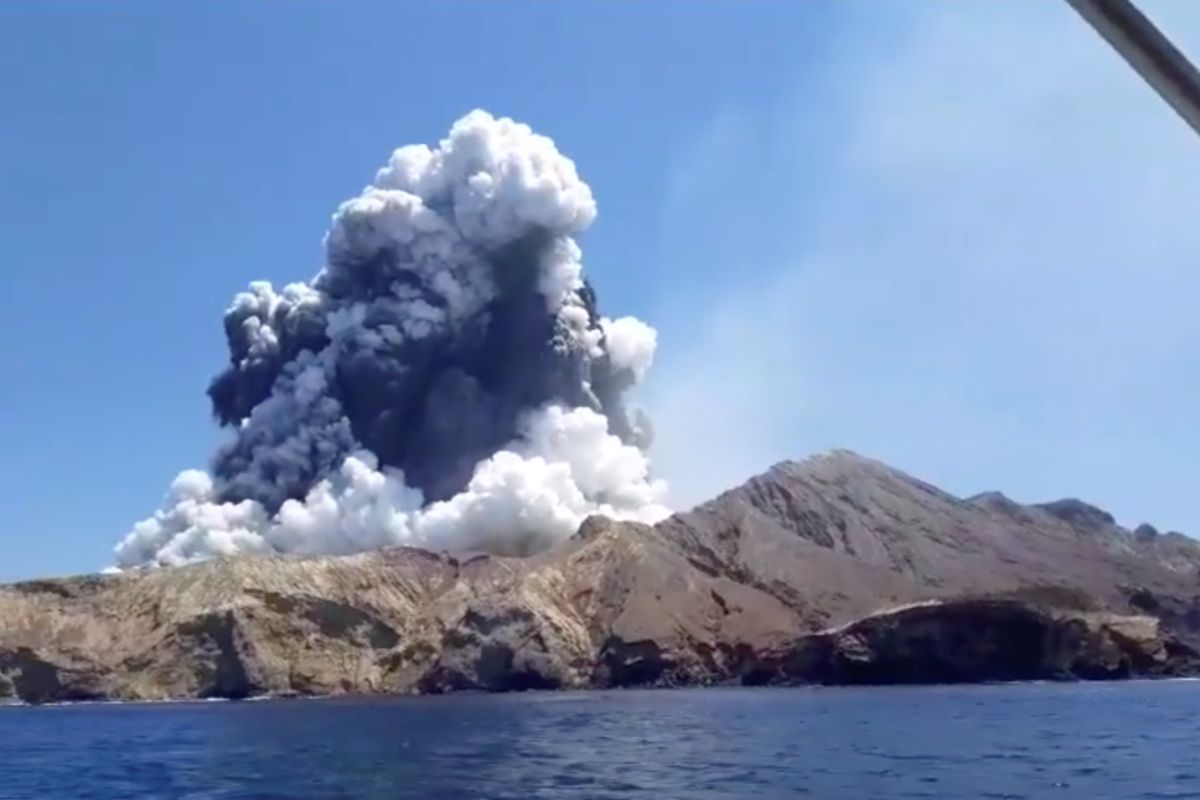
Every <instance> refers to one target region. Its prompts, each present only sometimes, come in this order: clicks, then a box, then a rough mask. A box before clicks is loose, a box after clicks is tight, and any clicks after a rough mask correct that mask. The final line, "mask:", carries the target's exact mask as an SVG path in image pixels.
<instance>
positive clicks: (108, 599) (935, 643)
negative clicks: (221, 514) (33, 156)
mask: <svg viewBox="0 0 1200 800" xmlns="http://www.w3.org/2000/svg"><path fill="white" fill-rule="evenodd" d="M1198 647H1200V544H1197V543H1196V542H1194V541H1193V540H1191V539H1188V538H1187V537H1183V536H1180V535H1179V534H1172V533H1168V534H1156V535H1154V536H1149V535H1147V533H1146V531H1144V530H1140V531H1139V532H1137V533H1133V532H1130V531H1127V530H1125V529H1123V528H1120V527H1119V526H1117V525H1116V524H1115V522H1113V520H1112V518H1111V517H1110V516H1108V515H1106V514H1104V512H1101V511H1098V510H1097V509H1093V508H1092V507H1090V506H1087V505H1086V504H1083V503H1080V502H1079V501H1074V500H1072V501H1063V502H1061V503H1054V504H1047V505H1043V506H1026V505H1021V504H1019V503H1016V502H1014V501H1012V500H1009V499H1008V498H1005V497H1003V495H999V494H997V493H989V494H986V495H980V496H977V497H975V498H971V499H970V500H961V499H958V498H955V497H953V496H951V495H948V494H946V493H944V492H941V491H940V490H938V489H936V488H934V487H932V486H929V485H927V484H925V483H922V482H921V481H918V480H915V479H913V478H911V477H909V476H907V475H904V474H903V473H900V472H897V471H895V470H892V469H890V468H888V467H886V466H884V465H882V464H879V463H877V462H873V461H870V460H868V459H864V458H861V457H858V456H855V455H853V454H850V453H844V452H839V453H833V454H830V455H827V456H821V457H818V458H814V459H810V460H808V461H805V462H801V463H785V464H780V465H777V466H776V467H774V468H772V469H771V470H770V471H768V472H767V473H765V474H763V475H761V476H759V477H757V478H754V479H752V480H751V481H749V482H748V483H747V484H745V485H744V486H742V487H739V488H738V489H735V490H732V491H730V492H727V493H725V494H724V495H722V496H721V497H718V498H717V499H715V500H713V501H712V502H710V503H707V504H705V505H703V506H700V507H699V508H697V509H695V510H693V511H690V512H687V513H684V514H680V515H676V516H675V517H672V518H670V519H668V520H666V521H664V522H663V523H660V524H659V525H657V526H653V527H650V526H645V525H639V524H634V523H617V522H612V521H609V520H606V519H602V518H593V519H590V520H588V521H587V522H585V524H584V525H583V527H582V528H581V530H580V531H579V532H578V533H577V534H576V535H575V536H574V537H573V538H571V539H570V540H569V541H567V542H564V543H562V544H561V545H559V546H557V547H556V548H554V549H552V550H550V551H547V552H544V553H541V554H539V555H536V556H532V557H528V558H501V557H494V556H483V555H480V556H475V557H461V556H459V557H451V556H449V555H436V554H431V553H427V552H424V551H420V550H412V549H404V548H399V549H394V550H388V551H383V552H378V553H369V554H362V555H356V556H346V557H317V558H299V557H285V556H249V557H240V558H236V559H230V560H217V561H210V562H206V563H201V564H195V565H191V566H186V567H180V568H176V569H168V570H156V571H148V572H141V573H125V574H120V575H112V576H88V577H80V578H66V579H60V580H41V581H30V582H25V583H19V584H13V585H10V586H4V587H0V698H4V697H10V698H18V699H21V700H24V701H27V702H49V701H64V700H85V699H139V700H151V699H165V698H178V697H229V698H240V697H249V696H257V695H266V694H276V695H288V694H303V695H313V694H333V693H345V692H355V693H375V692H387V693H396V692H424V693H429V692H449V691H462V690H486V691H507V690H521V689H553V688H570V687H575V688H586V687H607V686H631V685H659V686H664V685H697V684H708V683H730V682H732V683H748V684H764V683H890V682H930V681H939V682H944V681H950V682H955V681H980V680H1016V679H1033V678H1049V679H1057V678H1088V679H1092V678H1120V677H1128V676H1133V675H1173V674H1185V673H1190V672H1191V671H1193V670H1194V669H1195V668H1196V664H1197V660H1196V649H1197V648H1198Z"/></svg>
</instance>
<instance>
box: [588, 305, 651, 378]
mask: <svg viewBox="0 0 1200 800" xmlns="http://www.w3.org/2000/svg"><path fill="white" fill-rule="evenodd" d="M600 328H601V329H602V330H603V331H604V341H605V347H606V349H607V350H608V357H609V358H610V359H612V362H613V365H614V366H616V367H618V368H620V369H627V370H629V371H630V372H631V373H632V374H633V376H634V379H635V380H638V381H640V380H642V378H644V377H645V376H646V372H647V371H648V370H649V369H650V365H651V364H652V363H654V351H655V349H656V348H657V347H658V332H657V331H655V330H654V328H651V327H650V326H649V325H647V324H646V323H644V322H642V321H641V320H640V319H637V318H636V317H620V318H619V319H608V318H607V317H605V318H603V319H601V320H600Z"/></svg>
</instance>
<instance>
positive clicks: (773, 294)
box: [0, 0, 1200, 579]
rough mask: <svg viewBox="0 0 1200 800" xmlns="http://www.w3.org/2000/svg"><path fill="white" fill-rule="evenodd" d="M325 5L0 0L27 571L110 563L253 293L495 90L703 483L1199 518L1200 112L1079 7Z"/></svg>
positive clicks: (1193, 46)
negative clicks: (879, 477) (1065, 500)
mask: <svg viewBox="0 0 1200 800" xmlns="http://www.w3.org/2000/svg"><path fill="white" fill-rule="evenodd" d="M1142 5H1143V7H1144V8H1145V9H1146V10H1147V11H1148V12H1149V13H1150V14H1151V15H1152V16H1153V17H1154V18H1155V19H1156V20H1157V21H1158V22H1160V23H1161V24H1162V25H1163V27H1164V28H1165V29H1166V30H1167V32H1168V33H1169V34H1170V35H1172V36H1173V37H1175V38H1176V40H1177V42H1178V43H1179V44H1181V45H1182V46H1183V48H1184V49H1185V50H1187V51H1188V52H1191V53H1194V54H1198V55H1200V13H1197V12H1196V11H1194V10H1193V6H1191V5H1190V4H1189V2H1188V0H1155V1H1154V2H1152V1H1151V0H1143V3H1142ZM288 9H289V11H288V13H287V14H284V13H282V11H281V9H280V7H279V6H277V5H274V4H269V3H265V2H264V3H257V4H256V3H247V4H241V5H238V6H234V5H220V6H216V7H214V6H212V5H211V4H199V3H195V4H191V3H173V4H151V3H148V2H147V3H108V4H105V7H104V8H103V9H101V8H98V4H90V3H76V4H67V3H55V2H37V3H33V2H30V3H22V2H17V3H6V4H3V5H0V98H3V103H4V108H5V114H4V123H3V124H2V125H0V242H2V243H3V260H2V261H0V271H2V273H0V274H3V277H4V279H5V280H4V291H2V292H0V320H2V322H0V324H3V325H4V326H5V330H4V334H5V336H4V341H5V342H6V344H5V345H4V347H3V348H2V349H0V375H2V376H3V378H2V379H0V446H2V447H3V452H4V454H5V456H6V457H5V458H4V459H2V460H0V509H3V511H4V525H3V530H2V531H0V536H3V537H4V539H5V544H6V547H5V548H4V550H3V552H4V557H3V559H2V560H0V579H13V578H20V577H31V576H34V575H39V574H57V573H66V572H78V571H88V570H93V569H96V568H98V567H101V566H104V565H106V564H107V563H109V562H110V552H111V547H112V545H113V544H114V543H115V542H116V541H117V539H118V538H119V537H120V536H122V535H123V534H124V533H125V532H126V530H127V529H128V527H129V525H130V524H131V523H132V522H133V521H135V520H137V519H140V518H141V517H143V516H145V515H146V514H147V513H149V511H151V510H152V509H153V508H154V507H155V506H156V505H157V503H158V501H159V500H160V499H161V496H162V494H163V492H164V491H165V489H166V487H167V484H168V482H169V481H170V479H171V478H172V477H173V476H174V474H175V473H176V472H177V471H178V470H179V469H181V468H183V467H187V466H202V465H203V464H204V462H205V460H206V458H207V455H208V453H209V451H210V450H211V448H212V447H213V445H214V444H215V443H216V442H217V441H218V433H217V431H216V430H215V428H214V426H213V425H212V424H211V422H210V421H209V412H208V407H207V398H206V397H205V395H204V389H205V387H206V385H207V382H208V380H209V377H210V376H211V375H212V374H214V373H215V372H216V371H217V370H218V369H219V368H220V366H221V364H222V362H223V359H224V349H223V337H222V334H221V329H220V316H221V313H222V311H223V309H224V308H225V306H226V305H227V304H228V302H229V299H230V298H231V297H232V295H233V294H234V293H235V292H236V291H238V290H239V289H241V288H243V287H244V286H245V284H246V283H247V282H248V281H249V280H252V279H269V280H272V281H275V282H277V283H286V282H288V281H291V280H296V279H303V278H307V277H309V276H311V274H312V273H313V272H315V271H316V269H317V268H318V267H319V265H320V258H321V248H320V241H321V235H322V233H323V231H324V229H325V227H326V224H327V222H328V219H329V215H330V213H331V212H332V211H333V209H334V208H335V207H336V205H337V203H338V202H340V201H341V200H342V199H344V198H346V197H349V196H351V195H353V194H356V193H357V192H358V191H359V189H361V187H362V186H363V185H364V184H365V183H366V182H367V181H368V179H369V178H370V176H371V175H372V173H373V171H374V170H375V168H376V167H378V166H379V165H380V164H382V163H383V162H384V160H385V159H386V157H387V155H388V154H389V153H390V151H391V150H392V149H393V148H394V147H396V146H399V145H402V144H406V143H410V142H418V141H427V142H428V141H435V140H436V139H438V138H439V137H440V136H442V135H443V134H444V132H445V131H446V130H447V128H448V126H449V125H450V123H451V122H452V121H453V120H454V119H456V118H457V117H459V116H460V115H461V114H463V113H464V112H466V111H468V110H470V109H471V108H474V107H482V108H486V109H488V110H490V111H492V112H493V113H496V114H503V115H508V116H513V117H515V118H518V119H521V120H523V121H526V122H528V123H530V124H531V125H532V126H533V127H534V128H535V129H537V130H538V131H540V132H542V133H545V134H547V135H549V136H551V137H552V138H554V139H555V140H556V142H557V143H558V145H559V147H560V149H562V150H563V151H564V152H565V153H567V154H568V155H570V156H571V157H572V158H573V159H574V160H575V161H576V163H577V165H578V167H579V169H580V171H581V173H582V175H583V176H584V178H585V179H586V180H587V181H588V182H589V183H590V184H591V186H592V188H593V190H594V192H595V194H596V196H597V199H598V202H599V207H600V217H599V219H598V221H597V222H596V224H595V225H594V226H593V228H592V229H591V230H590V231H589V232H588V233H587V235H586V238H585V240H584V241H583V247H584V254H585V256H584V261H585V266H586V268H587V270H588V272H589V274H590V275H591V277H592V279H593V281H594V282H595V283H596V285H597V287H598V290H599V292H600V298H601V304H602V306H603V308H604V309H605V311H606V312H607V313H609V314H613V315H620V314H625V313H633V314H636V315H638V316H641V317H643V318H645V319H647V320H648V321H650V322H652V323H653V324H655V325H656V326H657V327H658V328H659V329H660V352H659V361H658V364H657V365H656V369H655V373H654V374H653V377H652V379H651V383H650V384H649V386H648V387H646V390H645V392H644V397H643V401H644V402H645V403H646V404H647V405H648V406H649V408H650V410H651V412H652V413H653V415H654V418H655V423H656V428H657V430H658V440H657V444H656V445H655V453H654V455H655V461H656V464H657V465H658V468H659V469H660V471H661V472H662V474H663V475H664V476H665V477H666V478H667V479H668V480H669V481H671V482H672V484H673V487H674V493H675V499H676V501H677V502H678V503H680V504H686V503H688V502H690V501H694V500H699V499H703V498H704V497H706V496H708V495H710V494H712V493H714V492H715V491H717V490H719V489H721V488H725V487H728V486H730V485H732V484H733V483H735V482H737V481H738V480H740V479H742V478H744V477H746V476H748V475H750V474H752V473H753V472H755V471H758V470H761V469H763V468H765V467H766V466H768V465H769V464H770V463H771V462H773V461H775V460H778V459H780V458H786V457H802V456H804V455H807V454H809V453H811V452H814V451H817V450H821V449H826V448H829V447H834V446H843V447H851V448H853V449H856V450H859V451H861V452H863V453H866V454H869V455H873V456H876V457H878V458H881V459H883V460H886V461H889V462H891V463H893V464H895V465H897V466H899V467H902V468H904V469H907V470H910V471H912V472H914V473H916V474H918V475H919V476H921V477H924V478H927V479H929V480H932V481H934V482H937V483H939V484H941V485H943V486H945V487H947V488H948V489H950V490H952V491H956V492H959V493H963V494H967V493H972V492H975V491H979V490H983V489H991V488H1000V489H1003V490H1005V491H1007V492H1008V493H1010V494H1011V495H1013V496H1015V497H1017V498H1018V499H1022V500H1027V501H1036V500H1043V499H1050V498H1054V497H1058V496H1064V495H1076V496H1081V497H1084V498H1087V499H1089V500H1091V501H1093V502H1096V503H1098V504H1100V505H1102V506H1104V507H1106V508H1109V509H1110V510H1112V511H1113V512H1114V513H1115V514H1116V515H1117V516H1118V518H1119V519H1121V520H1122V521H1124V522H1126V523H1129V524H1136V523H1137V522H1140V521H1142V520H1143V519H1149V520H1151V521H1153V522H1154V523H1156V524H1158V525H1159V526H1160V527H1162V528H1164V529H1171V528H1177V529H1181V530H1184V531H1188V532H1193V533H1195V532H1200V506H1197V504H1196V502H1195V498H1196V496H1197V488H1198V486H1200V480H1198V479H1197V476H1198V475H1200V472H1198V471H1197V469H1196V462H1195V456H1194V454H1195V453H1196V452H1197V451H1198V450H1200V433H1198V432H1197V431H1198V430H1200V427H1198V426H1197V422H1200V419H1198V416H1200V413H1198V411H1197V404H1196V402H1195V398H1196V397H1197V394H1198V390H1200V347H1197V345H1198V343H1200V342H1198V340H1200V316H1198V315H1197V314H1196V313H1195V310H1194V304H1195V298H1196V297H1197V296H1198V290H1200V271H1198V270H1197V267H1198V256H1200V226H1197V225H1196V224H1195V221H1194V216H1195V209H1196V208H1197V205H1198V204H1197V201H1198V200H1200V142H1197V141H1196V140H1195V138H1194V135H1193V134H1191V132H1190V131H1189V130H1188V129H1187V128H1186V126H1184V125H1183V123H1181V122H1180V121H1179V120H1177V119H1176V118H1175V117H1174V116H1173V115H1172V112H1171V111H1170V110H1169V109H1167V108H1166V107H1165V106H1164V105H1163V104H1162V103H1161V101H1159V100H1158V98H1157V97H1156V96H1154V95H1153V94H1152V93H1150V91H1149V90H1148V89H1146V88H1145V87H1144V86H1143V85H1141V84H1140V83H1139V82H1138V80H1137V78H1136V77H1134V76H1133V75H1132V73H1130V72H1129V70H1128V69H1127V68H1126V67H1125V66H1124V64H1123V63H1121V62H1120V61H1118V60H1117V58H1116V57H1115V56H1114V55H1113V54H1112V53H1111V52H1110V51H1108V50H1107V49H1106V47H1105V46H1104V45H1103V43H1101V42H1100V41H1099V40H1098V39H1097V38H1096V37H1095V35H1094V34H1092V33H1091V31H1090V30H1089V29H1087V28H1086V27H1084V25H1083V24H1082V22H1081V21H1080V20H1078V19H1076V18H1075V17H1074V16H1073V15H1072V13H1071V12H1070V11H1069V9H1067V8H1066V5H1065V4H1055V3H1046V2H1038V1H1037V0H1031V2H1003V3H1002V2H1000V1H999V0H992V2H978V3H945V2H937V0H903V1H902V0H897V1H896V2H893V3H889V4H887V5H886V7H885V6H883V5H882V4H869V3H858V4H834V3H822V2H806V3H790V2H777V3H768V2H753V3H732V2H730V3H691V2H687V3H684V2H678V3H670V2H660V3H652V4H632V3H627V4H607V3H600V2H595V3H569V4H550V3H541V2H531V3H527V4H521V3H509V4H500V3H482V2H480V3H458V4H456V3H438V4H434V3H427V4H422V3H406V4H392V3H382V2H379V3H367V2H360V3H351V4H332V3H317V2H302V3H297V4H290V5H289V7H288Z"/></svg>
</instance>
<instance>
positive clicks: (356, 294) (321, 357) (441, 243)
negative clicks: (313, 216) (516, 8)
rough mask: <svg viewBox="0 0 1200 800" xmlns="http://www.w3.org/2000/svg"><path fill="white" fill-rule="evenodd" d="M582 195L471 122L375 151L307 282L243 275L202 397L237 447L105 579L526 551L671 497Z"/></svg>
mask: <svg viewBox="0 0 1200 800" xmlns="http://www.w3.org/2000/svg"><path fill="white" fill-rule="evenodd" d="M595 216H596V205H595V201H594V200H593V198H592V193H591V190H590V189H589V188H588V185H587V184H586V183H584V182H583V181H582V180H581V179H580V178H579V176H578V174H577V173H576V170H575V165H574V164H573V163H572V162H571V161H570V159H568V158H566V157H564V156H563V155H561V154H560V153H559V152H558V151H557V150H556V149H555V147H554V143H553V142H552V141H551V140H550V139H548V138H546V137H543V136H539V135H537V134H535V133H533V132H532V131H531V130H530V129H529V128H528V127H527V126H525V125H522V124H519V123H516V122H514V121H512V120H510V119H495V118H493V117H492V116H490V115H489V114H487V113H485V112H483V111H474V112H472V113H470V114H468V115H467V116H465V117H463V118H462V119H460V120H459V121H458V122H457V123H455V124H454V126H453V128H452V129H451V131H450V134H449V136H448V137H447V138H446V139H444V140H443V141H442V142H441V143H440V144H439V145H438V146H437V147H433V148H430V147H427V146H425V145H413V146H408V147H402V148H400V149H399V150H397V151H396V152H395V153H393V154H392V157H391V159H390V160H389V161H388V163H387V165H386V166H384V167H383V168H382V169H381V170H380V171H379V172H378V173H377V174H376V176H375V180H374V182H373V183H372V184H371V185H370V186H368V187H367V188H366V189H365V190H364V191H363V192H362V194H361V195H359V196H358V197H355V198H353V199H351V200H348V201H346V202H345V203H343V204H342V205H341V207H339V208H338V210H337V212H336V213H335V214H334V215H333V221H332V225H331V227H330V230H329V232H328V233H327V234H326V237H325V253H326V255H325V258H326V263H325V266H324V267H323V268H322V269H321V270H320V271H319V273H318V274H317V275H316V277H314V278H313V279H312V280H311V281H309V282H307V283H294V284H291V285H289V286H286V287H284V288H283V289H282V290H276V289H275V288H274V287H273V286H271V284H269V283H261V282H259V283H251V284H250V287H249V289H248V290H247V291H245V292H242V293H241V294H239V295H237V296H236V297H235V298H234V300H233V303H232V305H231V306H230V307H229V310H228V311H227V312H226V314H225V320H224V327H225V335H226V338H227V340H228V343H229V351H230V361H229V365H228V366H227V367H226V368H225V370H224V371H223V372H221V373H220V374H219V375H218V376H217V377H216V378H215V379H214V380H213V382H212V384H211V386H210V388H209V396H210V398H211V400H212V406H213V411H214V414H215V415H216V417H217V419H218V420H219V421H220V422H221V423H222V424H223V425H225V426H227V427H229V428H230V429H231V430H232V432H233V436H232V439H231V441H230V442H229V444H227V445H226V446H224V447H222V448H221V449H220V450H219V451H218V452H217V453H216V454H215V455H214V456H213V458H212V461H211V464H210V466H209V469H208V470H207V471H199V470H187V471H184V472H182V473H180V474H179V476H178V477H176V479H175V480H174V482H173V483H172V485H171V489H170V492H169V494H168V496H167V498H166V500H165V502H164V504H163V507H162V508H161V509H159V510H158V511H156V512H155V513H154V515H153V516H151V517H150V518H148V519H146V520H143V521H142V522H139V523H137V524H136V525H135V526H134V528H133V530H132V531H131V532H130V533H129V534H128V535H127V536H126V537H125V539H124V540H123V541H122V542H121V543H120V544H119V545H118V546H117V547H116V556H117V563H118V566H119V567H122V568H127V567H133V566H138V565H146V564H151V565H170V564H181V563H186V562H189V561H195V560H200V559H204V558H209V557H212V556H215V555H231V554H235V553H240V552H272V551H275V552H289V553H306V554H317V553H352V552H358V551H363V550H372V549H377V548H380V547H384V546H387V545H395V544H408V545H415V546H422V547H428V548H432V549H450V550H479V549H484V550H488V551H491V552H497V553H528V552H532V551H535V550H537V549H541V548H544V547H546V546H548V545H549V544H551V543H553V542H555V541H557V540H560V539H563V538H565V537H567V536H569V535H571V534H572V533H573V532H574V531H575V530H576V528H577V527H578V525H579V523H580V522H582V520H583V518H584V517H586V516H587V515H589V514H593V513H599V514H605V515H608V516H611V517H615V518H629V519H638V520H642V521H655V520H657V519H660V518H661V517H663V516H665V515H666V513H667V510H666V509H665V508H664V507H663V505H662V504H661V499H662V497H663V495H664V492H665V486H664V485H663V484H662V483H661V482H659V481H656V480H653V479H652V477H651V474H650V468H649V463H648V461H647V459H646V457H645V455H644V453H643V450H644V448H645V447H646V446H647V445H648V444H649V441H650V430H649V426H648V423H647V421H646V420H645V419H644V418H643V417H642V415H640V414H638V413H634V412H632V411H631V410H630V409H629V408H628V407H627V405H626V401H625V394H626V392H627V391H628V390H629V389H631V388H633V387H634V386H635V385H636V384H637V383H638V382H639V381H640V380H641V379H642V378H643V377H644V376H645V374H646V371H647V370H648V369H649V367H650V364H651V362H652V360H653V357H654V350H655V344H656V334H655V331H654V329H653V328H651V327H649V326H648V325H646V324H645V323H642V322H640V321H638V320H636V319H633V318H631V317H625V318H621V319H607V318H604V317H601V316H600V315H599V313H598V311H597V307H596V298H595V295H594V293H593V292H592V290H591V288H590V286H589V285H588V284H587V282H586V281H585V280H584V279H583V273H582V263H581V258H582V253H581V251H580V248H579V246H578V245H577V243H576V241H575V238H574V237H575V236H577V235H578V234H580V233H581V232H582V231H583V230H585V229H586V228H587V227H588V225H589V224H591V222H592V220H593V219H594V218H595Z"/></svg>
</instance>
